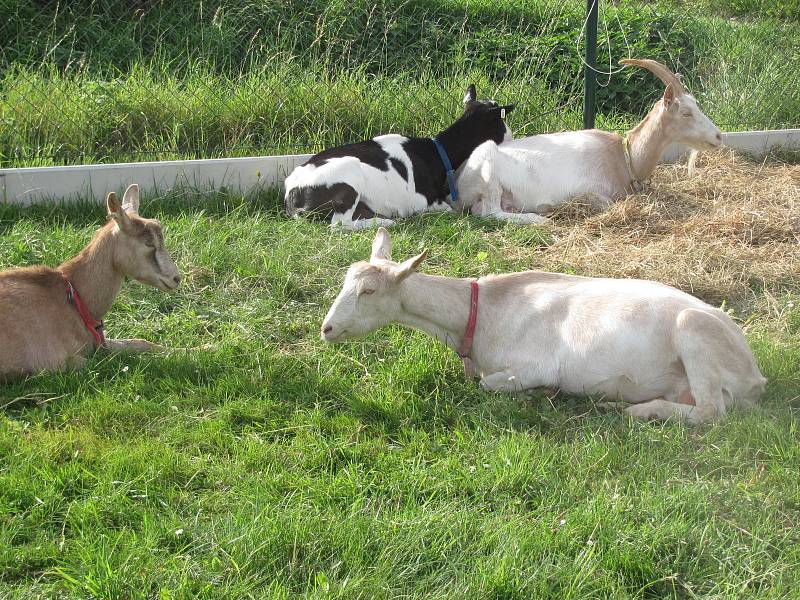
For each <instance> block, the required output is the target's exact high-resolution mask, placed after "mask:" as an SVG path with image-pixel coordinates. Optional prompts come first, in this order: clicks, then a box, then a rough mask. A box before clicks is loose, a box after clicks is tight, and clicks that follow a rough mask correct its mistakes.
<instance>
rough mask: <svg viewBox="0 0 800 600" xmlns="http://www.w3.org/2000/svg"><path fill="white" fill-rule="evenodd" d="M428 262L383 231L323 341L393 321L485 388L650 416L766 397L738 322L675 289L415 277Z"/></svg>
mask: <svg viewBox="0 0 800 600" xmlns="http://www.w3.org/2000/svg"><path fill="white" fill-rule="evenodd" d="M425 256H426V252H423V253H422V254H420V255H418V256H415V257H414V258H411V259H409V260H407V261H405V262H403V263H400V264H397V263H395V262H392V260H391V239H390V237H389V233H388V232H387V231H386V230H385V229H383V228H380V229H379V230H378V233H377V235H376V236H375V240H374V242H373V244H372V256H371V258H370V261H369V262H358V263H355V264H353V265H351V267H350V269H349V270H348V271H347V276H346V278H345V281H344V286H343V287H342V290H341V292H340V293H339V295H338V297H337V298H336V300H335V301H334V303H333V305H332V306H331V308H330V310H329V311H328V314H327V316H326V317H325V321H324V322H323V324H322V331H321V335H322V339H323V340H325V341H328V342H337V341H340V340H344V339H346V338H350V337H356V336H361V335H366V334H367V333H370V332H371V331H374V330H375V329H377V328H379V327H383V326H384V325H388V324H389V323H392V322H397V323H401V324H403V325H406V326H408V327H414V328H416V329H421V330H423V331H425V332H426V333H428V334H430V335H431V336H433V337H435V338H436V339H438V340H439V341H441V342H443V343H445V344H447V345H448V346H450V347H451V348H454V349H456V348H457V349H458V352H459V355H461V357H462V358H463V359H464V363H465V367H470V366H472V367H474V369H475V370H476V371H477V373H478V374H479V375H480V376H481V385H482V386H483V387H484V388H485V389H487V390H496V391H508V392H512V391H521V390H525V389H530V388H536V387H545V386H546V387H557V388H560V389H562V390H563V391H565V392H567V393H574V394H600V395H603V396H605V397H606V398H608V399H612V400H617V399H619V400H622V401H623V402H624V403H626V406H627V408H626V409H625V410H626V412H627V413H628V414H630V415H632V416H634V417H638V418H645V419H647V418H651V417H655V418H657V419H667V418H670V417H678V418H684V419H686V420H687V421H689V422H690V423H701V422H704V421H709V420H713V419H719V418H721V417H723V416H725V414H726V410H727V408H728V407H730V406H732V405H734V404H738V405H744V406H749V405H751V404H752V403H754V402H755V401H756V400H757V399H758V397H759V395H760V394H761V393H762V392H763V390H764V387H765V384H766V379H764V377H762V376H761V373H760V372H759V370H758V367H757V366H756V362H755V360H754V358H753V354H752V352H751V351H750V348H749V347H748V345H747V342H746V340H745V338H744V335H743V334H742V332H741V330H740V329H739V327H737V326H736V324H735V323H734V322H733V321H732V320H731V319H730V317H728V315H727V314H725V313H724V312H723V311H721V310H719V309H717V308H713V307H711V306H709V305H708V304H705V303H704V302H702V301H700V300H698V299H697V298H694V297H693V296H690V295H689V294H685V293H684V292H681V291H680V290H677V289H675V288H672V287H669V286H666V285H662V284H660V283H655V282H652V281H643V280H637V279H594V278H589V277H577V276H574V275H561V274H557V273H545V272H540V271H526V272H523V273H512V274H507V275H490V276H488V277H482V278H481V279H479V280H478V281H477V282H475V281H474V280H469V279H455V278H451V277H438V276H433V275H423V274H420V273H417V272H416V270H417V267H419V265H420V263H422V261H423V260H424V258H425ZM478 290H480V291H478ZM473 336H474V341H473ZM462 337H463V338H466V339H462Z"/></svg>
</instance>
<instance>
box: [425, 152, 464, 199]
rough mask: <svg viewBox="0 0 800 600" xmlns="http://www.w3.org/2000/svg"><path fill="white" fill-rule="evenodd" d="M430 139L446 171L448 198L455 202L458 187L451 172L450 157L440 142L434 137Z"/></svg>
mask: <svg viewBox="0 0 800 600" xmlns="http://www.w3.org/2000/svg"><path fill="white" fill-rule="evenodd" d="M431 141H432V142H433V145H434V146H436V151H437V152H438V153H439V158H441V159H442V164H443V165H444V170H445V172H446V173H447V185H449V186H450V200H451V202H456V201H457V200H458V188H457V187H456V176H455V174H454V173H453V165H451V164H450V157H448V156H447V152H446V151H445V149H444V146H442V142H440V141H439V140H438V139H436V138H435V137H434V138H431Z"/></svg>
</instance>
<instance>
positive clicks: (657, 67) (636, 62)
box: [619, 58, 686, 94]
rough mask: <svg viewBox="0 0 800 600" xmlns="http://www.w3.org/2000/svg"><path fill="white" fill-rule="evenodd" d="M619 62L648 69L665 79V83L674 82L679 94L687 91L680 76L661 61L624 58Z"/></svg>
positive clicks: (674, 87) (673, 85)
mask: <svg viewBox="0 0 800 600" xmlns="http://www.w3.org/2000/svg"><path fill="white" fill-rule="evenodd" d="M619 64H621V65H626V66H634V67H642V68H643V69H647V70H648V71H650V72H651V73H653V75H655V76H656V77H658V78H659V79H660V80H661V81H663V82H664V85H670V84H672V89H674V90H675V92H677V93H678V94H685V93H686V88H685V87H683V83H681V80H680V78H679V77H678V76H677V75H675V73H673V72H672V71H670V70H669V69H668V68H667V67H665V66H664V65H662V64H661V63H660V62H656V61H654V60H650V59H649V58H624V59H622V60H621V61H619Z"/></svg>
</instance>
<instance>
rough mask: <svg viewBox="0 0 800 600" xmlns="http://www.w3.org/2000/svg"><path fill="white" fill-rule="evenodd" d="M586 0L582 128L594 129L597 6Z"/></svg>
mask: <svg viewBox="0 0 800 600" xmlns="http://www.w3.org/2000/svg"><path fill="white" fill-rule="evenodd" d="M599 2H600V0H586V15H587V19H586V64H585V65H584V67H583V128H584V129H592V128H594V116H595V113H596V112H597V72H596V71H595V67H596V63H597V4H598V3H599Z"/></svg>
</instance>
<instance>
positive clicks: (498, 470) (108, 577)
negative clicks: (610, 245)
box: [0, 192, 800, 599]
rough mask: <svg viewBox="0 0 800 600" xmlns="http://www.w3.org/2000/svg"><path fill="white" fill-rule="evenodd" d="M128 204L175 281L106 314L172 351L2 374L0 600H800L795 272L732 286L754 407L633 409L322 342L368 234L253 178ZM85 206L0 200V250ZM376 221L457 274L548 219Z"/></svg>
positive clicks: (421, 358)
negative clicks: (763, 285) (296, 205)
mask: <svg viewBox="0 0 800 600" xmlns="http://www.w3.org/2000/svg"><path fill="white" fill-rule="evenodd" d="M142 213H143V214H144V215H145V216H154V217H158V218H159V219H161V220H162V221H163V222H164V224H165V225H166V239H167V245H168V246H169V247H170V248H171V249H172V251H173V254H174V256H175V257H176V260H177V262H178V264H179V266H180V267H181V269H182V270H183V272H184V273H185V280H184V284H183V285H182V286H181V288H180V289H179V290H178V291H177V292H176V293H174V294H171V295H167V294H164V293H162V292H159V291H157V290H155V289H151V288H145V287H143V286H141V285H139V284H134V283H129V284H126V286H125V287H124V289H123V292H122V295H121V296H120V298H119V299H118V302H117V303H116V305H115V306H114V308H113V310H112V312H111V313H110V314H109V315H108V317H107V319H106V323H107V331H108V333H109V335H110V336H112V337H145V338H148V339H150V340H152V341H156V342H160V343H163V344H165V345H168V346H171V347H184V348H189V350H186V351H176V352H171V353H167V354H152V355H137V356H131V355H115V356H104V355H100V354H98V355H95V357H94V358H93V359H92V360H90V362H89V364H88V367H87V368H86V369H85V370H84V371H82V372H78V373H68V374H59V375H39V376H36V377H33V378H31V379H28V380H27V381H23V382H16V383H10V384H2V385H0V406H2V412H0V452H2V459H1V460H0V597H3V598H25V599H28V598H37V597H41V598H53V597H74V598H160V599H170V598H188V597H199V598H244V597H255V598H290V597H298V596H299V597H312V598H339V597H341V598H421V597H429V598H454V599H455V598H526V599H527V598H547V597H550V598H560V599H561V598H600V597H602V598H631V597H632V598H664V597H677V598H696V597H703V598H744V597H753V598H792V597H794V598H797V597H800V591H798V590H800V431H799V430H798V424H799V422H800V365H799V363H800V342H798V337H797V336H798V331H799V330H800V304H798V303H797V300H798V298H797V296H796V293H795V292H793V291H791V290H788V291H787V290H784V291H782V292H780V291H779V292H775V291H774V289H773V290H768V291H762V290H761V289H760V288H759V286H758V284H757V283H756V282H754V283H753V285H752V290H751V293H750V294H749V295H747V297H746V299H745V300H741V301H740V302H739V304H737V313H736V315H737V317H738V318H740V319H741V320H742V322H743V323H746V325H747V335H748V338H749V340H750V341H751V343H752V345H753V347H754V348H755V351H756V355H757V358H758V362H759V364H760V366H761V369H762V370H763V372H764V374H765V375H766V376H767V377H768V378H769V379H770V384H769V387H768V390H767V393H766V395H765V397H764V399H763V403H762V406H761V407H759V408H758V409H756V410H755V411H752V412H749V413H745V412H734V413H732V414H731V415H730V416H729V418H728V419H727V420H725V421H724V422H722V423H719V424H714V425H708V426H702V427H695V428H692V427H688V426H685V425H683V424H681V423H668V424H659V423H640V422H632V421H629V420H628V419H627V418H626V417H624V416H621V415H619V414H616V413H610V414H609V413H605V412H603V411H601V410H599V409H597V408H595V401H596V400H597V399H594V400H593V399H587V398H573V397H564V396H563V395H557V396H555V397H550V398H549V397H548V396H546V395H545V394H544V393H539V394H534V395H532V396H530V397H515V396H510V395H507V394H500V393H486V392H483V391H481V390H480V389H479V388H478V386H477V385H476V384H475V383H473V382H469V381H466V380H465V379H464V376H463V373H462V370H461V364H460V361H459V360H458V359H457V357H456V355H455V354H454V353H453V352H452V351H449V350H447V349H445V348H443V347H441V346H439V345H437V344H436V343H435V342H433V341H432V340H431V339H429V338H427V337H426V336H425V335H423V334H421V333H418V332H412V331H408V330H403V329H401V328H399V327H389V328H386V329H383V330H381V331H380V332H377V333H375V334H372V335H371V336H369V337H367V338H366V339H363V340H359V341H354V342H348V343H345V344H341V345H337V346H329V345H326V344H324V343H323V342H321V341H320V339H319V333H318V332H319V326H320V324H321V322H322V319H323V317H324V315H325V313H326V311H327V309H328V307H329V305H330V303H331V302H332V300H333V298H334V297H335V296H336V294H337V293H338V290H339V285H340V283H341V280H342V278H343V276H344V272H345V270H346V267H347V266H348V265H349V264H350V263H351V262H353V261H356V260H361V259H365V258H366V257H367V256H368V255H369V249H370V245H371V241H372V233H371V232H361V233H355V234H342V233H339V232H331V231H330V230H329V229H328V228H327V227H326V226H324V225H321V224H319V223H314V222H307V221H289V220H287V219H286V218H285V217H284V216H283V215H282V213H281V200H280V196H279V194H278V193H276V192H265V193H263V194H261V195H259V196H256V197H251V198H247V199H245V198H242V197H240V196H236V195H226V194H216V195H196V194H177V193H176V194H174V195H172V196H170V197H167V198H158V199H153V198H150V199H145V200H144V202H143V209H142ZM103 221H104V211H103V210H102V209H101V208H100V207H99V206H93V205H89V204H86V205H82V206H71V207H58V206H43V207H36V208H32V209H25V210H22V209H17V208H13V207H9V206H3V205H0V267H2V268H6V267H9V266H12V265H23V264H32V263H38V262H44V263H47V264H51V265H55V264H57V263H58V262H60V261H61V260H62V259H65V258H67V257H69V256H72V255H73V254H74V253H76V252H77V251H78V250H79V249H80V248H81V247H82V246H83V245H84V244H85V243H86V242H87V241H88V240H89V238H90V236H91V234H92V233H93V231H94V230H95V229H96V228H97V227H98V226H99V225H100V224H101V223H102V222H103ZM392 235H393V239H394V246H395V247H394V254H395V258H406V257H408V256H410V255H412V254H413V253H417V252H419V251H420V250H421V249H422V248H428V249H429V251H430V252H429V258H428V260H427V261H426V263H425V264H424V266H423V269H424V270H425V271H426V272H430V273H439V274H447V275H454V276H480V275H484V274H488V273H491V272H501V271H508V270H521V269H526V268H536V267H537V266H540V265H541V264H543V263H542V262H541V256H542V253H544V252H546V251H547V248H548V247H549V246H550V245H551V244H553V243H554V235H555V234H554V233H553V232H552V230H550V229H549V228H547V227H544V228H531V227H519V226H514V225H505V224H497V223H494V222H491V221H483V220H479V219H475V218H472V217H466V216H457V215H429V216H423V217H419V218H415V219H411V220H408V221H405V222H403V223H401V224H399V225H398V226H397V227H396V228H394V229H393V231H392ZM562 260H563V265H564V269H565V270H570V257H569V256H563V259H562ZM790 287H791V286H790ZM765 305H769V306H772V307H773V308H774V310H770V311H763V312H762V311H761V308H760V307H762V306H765ZM775 307H777V308H775ZM2 309H3V307H0V310H2ZM205 344H210V347H205V348H204V347H201V346H202V345H205ZM192 348H194V349H192Z"/></svg>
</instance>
